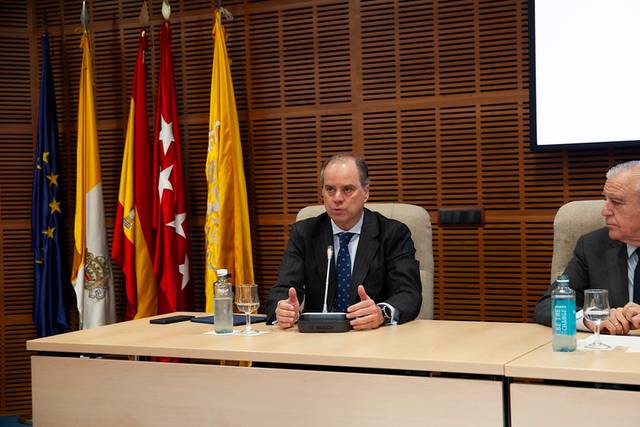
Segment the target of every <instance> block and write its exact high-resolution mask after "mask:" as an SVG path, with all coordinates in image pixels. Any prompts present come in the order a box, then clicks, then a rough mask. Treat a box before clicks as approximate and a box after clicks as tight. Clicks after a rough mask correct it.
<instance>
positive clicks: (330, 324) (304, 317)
mask: <svg viewBox="0 0 640 427" xmlns="http://www.w3.org/2000/svg"><path fill="white" fill-rule="evenodd" d="M332 256H333V246H331V245H329V247H328V248H327V278H326V279H325V282H324V305H323V307H322V313H302V314H301V315H300V318H299V319H298V330H299V331H300V332H346V331H348V330H350V329H351V323H350V322H349V319H347V314H346V313H328V312H327V291H328V290H329V270H330V269H331V257H332Z"/></svg>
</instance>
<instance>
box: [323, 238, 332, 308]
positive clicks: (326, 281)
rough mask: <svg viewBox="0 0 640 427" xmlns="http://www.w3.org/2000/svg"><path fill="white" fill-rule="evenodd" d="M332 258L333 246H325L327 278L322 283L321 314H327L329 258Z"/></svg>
mask: <svg viewBox="0 0 640 427" xmlns="http://www.w3.org/2000/svg"><path fill="white" fill-rule="evenodd" d="M332 256H333V246H331V245H329V246H327V276H326V279H325V281H324V304H323V305H322V312H323V313H326V312H327V294H328V293H329V272H330V271H331V257H332Z"/></svg>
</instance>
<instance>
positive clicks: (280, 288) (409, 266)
mask: <svg viewBox="0 0 640 427" xmlns="http://www.w3.org/2000/svg"><path fill="white" fill-rule="evenodd" d="M329 245H333V233H332V230H331V222H330V219H329V216H328V215H327V214H326V213H323V214H321V215H319V216H317V217H315V218H309V219H306V220H303V221H299V222H296V223H295V224H293V226H292V228H291V234H290V235H289V243H288V244H287V249H286V251H285V253H284V256H283V259H282V263H281V264H280V270H279V272H278V282H277V283H276V284H275V285H274V286H273V288H271V292H270V294H269V298H268V300H267V307H266V311H267V316H268V318H267V322H272V321H274V320H275V310H276V304H277V303H278V301H280V300H282V299H286V298H287V294H288V290H289V287H294V288H296V292H297V294H298V300H299V301H300V303H301V304H302V301H304V302H305V304H304V311H307V312H320V311H322V305H323V303H324V288H325V278H326V270H327V246H329ZM415 252H416V250H415V247H414V245H413V240H412V239H411V233H410V232H409V229H408V228H407V226H406V225H404V224H402V223H401V222H398V221H395V220H392V219H388V218H386V217H384V216H383V215H381V214H379V213H377V212H372V211H370V210H368V209H365V210H364V221H363V223H362V230H361V234H360V241H359V242H358V250H357V253H356V258H355V260H354V261H353V262H354V264H353V273H352V277H351V278H352V286H351V293H350V301H349V305H351V304H355V303H356V302H358V301H359V300H360V298H359V297H358V290H357V285H359V284H362V285H364V288H365V290H366V292H367V295H369V297H371V299H373V300H374V301H375V302H376V303H381V302H386V303H389V304H391V305H392V306H393V307H395V308H396V310H398V311H399V314H400V317H399V320H398V322H399V323H403V322H407V321H409V320H413V319H415V318H416V316H417V315H418V313H419V311H420V306H421V305H422V285H421V283H420V273H419V268H418V261H416V258H415ZM335 292H336V273H335V261H334V259H332V260H331V267H330V273H329V292H328V294H327V295H328V296H327V307H328V310H329V311H332V308H333V305H334V297H335Z"/></svg>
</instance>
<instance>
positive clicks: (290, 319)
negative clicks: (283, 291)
mask: <svg viewBox="0 0 640 427" xmlns="http://www.w3.org/2000/svg"><path fill="white" fill-rule="evenodd" d="M299 312H300V303H299V302H298V294H296V290H295V288H289V298H287V299H281V300H280V301H278V304H277V305H276V320H277V321H278V326H280V327H281V328H283V329H286V328H290V327H292V326H293V325H294V324H295V323H296V321H297V320H298V316H299V315H300V314H299Z"/></svg>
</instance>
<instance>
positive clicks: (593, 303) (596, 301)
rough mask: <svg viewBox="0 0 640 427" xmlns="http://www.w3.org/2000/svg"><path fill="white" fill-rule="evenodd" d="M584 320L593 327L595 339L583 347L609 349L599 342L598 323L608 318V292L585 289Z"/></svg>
mask: <svg viewBox="0 0 640 427" xmlns="http://www.w3.org/2000/svg"><path fill="white" fill-rule="evenodd" d="M584 318H585V319H587V320H588V321H590V322H593V324H594V325H595V330H594V335H595V339H594V340H593V342H591V343H590V344H587V345H586V346H585V347H588V348H594V349H607V348H609V346H608V345H607V344H605V343H603V342H602V341H600V323H602V322H603V321H604V320H607V319H608V318H609V291H607V290H606V289H587V290H586V291H584Z"/></svg>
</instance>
